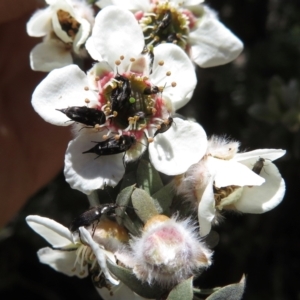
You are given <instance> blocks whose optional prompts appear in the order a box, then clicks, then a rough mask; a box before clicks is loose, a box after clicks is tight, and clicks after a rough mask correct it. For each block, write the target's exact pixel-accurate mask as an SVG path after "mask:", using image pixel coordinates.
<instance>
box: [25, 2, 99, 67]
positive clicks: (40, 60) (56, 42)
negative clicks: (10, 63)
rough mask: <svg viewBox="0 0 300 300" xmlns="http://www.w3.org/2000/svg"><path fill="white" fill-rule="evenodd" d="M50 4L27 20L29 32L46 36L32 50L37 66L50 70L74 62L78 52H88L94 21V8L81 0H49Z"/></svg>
mask: <svg viewBox="0 0 300 300" xmlns="http://www.w3.org/2000/svg"><path fill="white" fill-rule="evenodd" d="M45 1H46V3H47V4H48V5H49V6H48V7H46V8H45V9H41V10H39V11H37V12H36V13H35V14H34V15H33V16H32V17H31V19H30V20H29V21H28V23H27V33H28V35H30V36H33V37H45V38H44V40H43V42H42V43H40V44H37V45H36V46H35V47H34V48H33V49H32V51H31V53H30V65H31V68H32V69H33V70H36V71H44V72H49V71H51V70H53V69H55V68H60V67H64V66H67V65H70V64H71V63H72V61H73V59H72V53H74V54H75V55H81V56H84V55H86V52H85V50H84V49H82V46H83V45H84V43H85V42H86V39H87V38H88V36H89V34H90V31H91V25H92V23H93V22H94V17H93V11H92V8H91V7H90V6H88V5H87V4H86V3H85V2H84V1H81V0H45Z"/></svg>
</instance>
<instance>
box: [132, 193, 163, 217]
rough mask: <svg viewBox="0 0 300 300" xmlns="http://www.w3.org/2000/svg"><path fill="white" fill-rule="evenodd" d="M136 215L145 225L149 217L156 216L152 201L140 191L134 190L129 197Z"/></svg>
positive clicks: (146, 194) (156, 212)
mask: <svg viewBox="0 0 300 300" xmlns="http://www.w3.org/2000/svg"><path fill="white" fill-rule="evenodd" d="M131 200H132V205H133V207H134V208H135V209H136V211H135V212H136V214H137V215H138V216H139V218H140V219H141V220H142V221H143V222H144V223H146V222H147V221H148V220H149V219H150V218H151V217H153V216H156V215H158V214H159V213H158V211H157V209H156V207H155V204H154V201H153V199H152V198H151V197H150V195H149V194H148V193H146V192H145V191H144V190H142V189H135V190H134V191H133V193H132V196H131Z"/></svg>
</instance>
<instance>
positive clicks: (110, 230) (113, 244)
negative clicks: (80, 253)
mask: <svg viewBox="0 0 300 300" xmlns="http://www.w3.org/2000/svg"><path fill="white" fill-rule="evenodd" d="M93 239H94V241H95V242H97V243H98V244H100V245H102V246H104V248H105V249H106V250H108V251H112V252H115V251H117V249H119V248H120V247H122V246H123V245H124V243H127V242H128V240H129V236H128V233H127V231H126V229H125V228H124V227H122V226H120V225H119V224H118V223H116V222H114V221H111V220H109V219H103V220H101V221H100V222H99V224H98V225H97V228H96V230H95V233H94V236H93Z"/></svg>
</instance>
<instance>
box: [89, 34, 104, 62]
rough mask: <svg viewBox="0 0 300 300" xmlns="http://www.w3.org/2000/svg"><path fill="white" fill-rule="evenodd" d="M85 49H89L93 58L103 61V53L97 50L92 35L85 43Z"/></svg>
mask: <svg viewBox="0 0 300 300" xmlns="http://www.w3.org/2000/svg"><path fill="white" fill-rule="evenodd" d="M85 49H86V50H87V51H88V53H89V54H90V56H91V57H92V59H94V60H97V61H101V60H102V56H101V54H100V53H99V52H98V51H97V50H96V48H95V45H94V40H93V38H92V37H89V38H88V39H87V41H86V43H85Z"/></svg>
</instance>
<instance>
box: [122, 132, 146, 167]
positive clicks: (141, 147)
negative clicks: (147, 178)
mask: <svg viewBox="0 0 300 300" xmlns="http://www.w3.org/2000/svg"><path fill="white" fill-rule="evenodd" d="M147 144H148V141H147V140H146V138H145V137H143V138H142V139H141V140H139V141H136V143H135V145H133V146H131V147H130V149H129V150H128V151H126V152H125V156H124V161H125V162H129V161H134V160H136V159H138V158H139V157H140V156H141V155H142V154H143V153H144V152H145V151H146V149H147Z"/></svg>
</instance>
